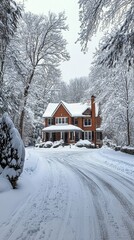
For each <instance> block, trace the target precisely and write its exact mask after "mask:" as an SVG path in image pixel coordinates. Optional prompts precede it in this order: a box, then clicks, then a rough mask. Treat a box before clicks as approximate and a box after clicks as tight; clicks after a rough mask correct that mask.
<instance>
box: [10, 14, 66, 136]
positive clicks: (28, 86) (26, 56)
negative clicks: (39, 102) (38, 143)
mask: <svg viewBox="0 0 134 240" xmlns="http://www.w3.org/2000/svg"><path fill="white" fill-rule="evenodd" d="M65 20H66V17H65V16H64V13H59V14H58V16H57V15H55V14H53V13H49V15H48V17H46V16H38V15H35V14H32V13H25V14H24V15H23V20H22V22H21V23H20V26H19V28H18V31H17V34H16V39H15V42H16V50H15V53H14V56H15V58H14V63H15V64H16V69H17V71H18V75H19V76H20V78H21V79H22V82H23V89H24V91H23V93H22V106H21V109H20V111H21V113H20V122H19V131H20V134H21V136H23V130H24V129H23V127H24V117H25V111H26V106H27V103H28V98H29V96H30V91H32V90H33V86H35V83H36V87H37V89H38V86H37V85H38V84H41V81H42V84H41V86H42V92H43V93H44V94H45V89H46V88H45V84H46V79H47V80H48V81H47V82H49V83H50V82H51V81H52V82H54V79H57V77H59V76H60V72H59V64H60V62H61V61H65V60H68V59H69V55H68V53H67V51H66V44H67V43H66V41H65V39H64V38H63V37H62V31H66V30H67V26H66V25H65ZM16 59H17V61H16ZM43 84H44V86H43ZM50 85H51V84H50ZM51 86H52V85H51ZM36 87H35V88H36ZM47 88H49V87H48V86H47ZM34 92H35V91H34ZM36 93H37V92H36Z"/></svg>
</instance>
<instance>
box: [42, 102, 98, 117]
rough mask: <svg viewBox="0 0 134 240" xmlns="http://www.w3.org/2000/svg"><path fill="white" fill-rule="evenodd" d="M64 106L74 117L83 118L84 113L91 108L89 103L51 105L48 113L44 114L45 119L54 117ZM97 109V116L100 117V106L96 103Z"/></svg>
mask: <svg viewBox="0 0 134 240" xmlns="http://www.w3.org/2000/svg"><path fill="white" fill-rule="evenodd" d="M61 104H62V105H63V106H64V107H65V109H66V110H67V112H68V113H69V114H70V116H72V117H81V116H83V112H84V111H86V110H87V108H91V102H89V103H87V102H86V103H66V102H64V101H61V102H60V103H49V104H48V106H47V108H46V111H45V112H44V114H43V117H52V116H53V115H54V113H55V112H56V111H57V109H58V107H59V106H60V105H61ZM95 107H96V116H98V104H97V103H95Z"/></svg>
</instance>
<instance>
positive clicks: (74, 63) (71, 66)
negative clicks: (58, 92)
mask: <svg viewBox="0 0 134 240" xmlns="http://www.w3.org/2000/svg"><path fill="white" fill-rule="evenodd" d="M21 1H23V0H21ZM24 2H25V7H26V8H25V9H26V11H30V12H33V13H37V14H42V13H43V14H45V15H47V14H48V12H49V11H51V12H55V13H59V12H62V11H65V13H66V16H67V22H66V23H67V24H68V25H69V31H67V32H66V33H65V34H64V36H65V38H66V40H67V42H68V45H67V50H68V52H69V54H70V57H71V58H70V60H69V61H66V62H63V63H62V64H61V71H62V80H63V81H65V82H69V80H70V79H73V78H75V77H77V78H79V77H82V76H88V74H89V71H90V66H91V62H92V57H93V52H94V51H95V46H97V43H98V39H97V38H96V37H94V38H93V40H92V42H90V44H89V50H88V53H87V54H84V53H82V52H81V46H80V44H79V43H77V44H75V41H76V40H77V38H78V32H79V30H80V29H79V25H80V23H79V21H78V19H79V16H78V13H79V6H78V4H77V2H78V0H66V1H64V0H26V1H24Z"/></svg>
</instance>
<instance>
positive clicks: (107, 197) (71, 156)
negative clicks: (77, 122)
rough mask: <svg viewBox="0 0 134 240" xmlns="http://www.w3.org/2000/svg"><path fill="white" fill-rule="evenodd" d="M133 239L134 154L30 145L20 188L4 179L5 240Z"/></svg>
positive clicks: (1, 218) (0, 239)
mask: <svg viewBox="0 0 134 240" xmlns="http://www.w3.org/2000/svg"><path fill="white" fill-rule="evenodd" d="M40 239H43V240H89V239H90V240H133V239H134V156H132V155H128V154H125V153H121V152H115V151H113V150H111V149H108V148H101V149H86V148H77V147H74V146H72V147H71V148H70V146H68V147H59V148H56V149H54V148H53V149H52V148H49V149H46V148H45V149H42V148H41V149H40V148H26V160H25V166H24V171H23V173H22V175H21V177H20V179H19V182H18V188H17V189H16V190H12V189H11V186H10V184H9V183H8V182H7V181H5V180H4V179H3V178H2V177H0V240H40Z"/></svg>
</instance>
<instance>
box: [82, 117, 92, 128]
mask: <svg viewBox="0 0 134 240" xmlns="http://www.w3.org/2000/svg"><path fill="white" fill-rule="evenodd" d="M83 125H84V127H87V126H91V118H85V119H83Z"/></svg>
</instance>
